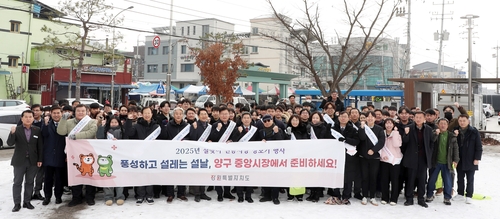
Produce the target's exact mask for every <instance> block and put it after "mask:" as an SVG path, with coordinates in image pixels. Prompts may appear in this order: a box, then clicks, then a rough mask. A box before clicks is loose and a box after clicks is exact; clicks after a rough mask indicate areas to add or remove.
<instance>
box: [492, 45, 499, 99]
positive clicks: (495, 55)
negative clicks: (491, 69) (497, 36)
mask: <svg viewBox="0 0 500 219" xmlns="http://www.w3.org/2000/svg"><path fill="white" fill-rule="evenodd" d="M493 49H496V50H497V53H496V54H493V58H496V59H497V79H498V49H500V47H498V42H497V46H496V47H493ZM499 90H500V89H499V84H497V92H496V93H497V94H498V91H499Z"/></svg>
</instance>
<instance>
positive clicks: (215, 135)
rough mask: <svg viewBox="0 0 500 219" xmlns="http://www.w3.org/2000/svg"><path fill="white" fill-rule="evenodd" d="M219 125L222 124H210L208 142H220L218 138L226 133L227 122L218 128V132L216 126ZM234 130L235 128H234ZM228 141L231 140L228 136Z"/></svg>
mask: <svg viewBox="0 0 500 219" xmlns="http://www.w3.org/2000/svg"><path fill="white" fill-rule="evenodd" d="M219 123H222V122H221V121H218V122H216V123H214V124H212V131H211V132H210V137H208V140H210V141H212V142H218V141H219V140H220V138H221V137H222V135H224V132H226V130H227V128H228V127H229V121H227V123H226V124H224V123H222V127H221V128H220V130H219V131H217V126H218V125H219ZM234 128H236V126H235V127H234ZM233 131H234V130H233ZM231 133H232V132H231ZM228 140H231V136H229V138H228Z"/></svg>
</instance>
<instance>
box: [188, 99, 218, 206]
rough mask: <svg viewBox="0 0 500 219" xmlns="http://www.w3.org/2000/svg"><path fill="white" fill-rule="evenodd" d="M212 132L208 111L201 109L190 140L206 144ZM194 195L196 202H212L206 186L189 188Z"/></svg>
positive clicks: (190, 133) (192, 128)
mask: <svg viewBox="0 0 500 219" xmlns="http://www.w3.org/2000/svg"><path fill="white" fill-rule="evenodd" d="M211 130H212V125H210V124H209V117H208V111H207V110H206V109H205V108H200V109H199V110H198V121H196V122H194V123H193V124H192V125H191V129H190V131H189V139H191V140H193V141H196V140H197V141H202V142H206V141H207V140H208V137H209V135H210V131H211ZM189 188H190V189H191V190H192V192H193V194H194V201H195V202H200V201H201V200H202V199H203V200H207V201H210V200H212V198H210V197H209V196H208V195H207V194H205V186H189Z"/></svg>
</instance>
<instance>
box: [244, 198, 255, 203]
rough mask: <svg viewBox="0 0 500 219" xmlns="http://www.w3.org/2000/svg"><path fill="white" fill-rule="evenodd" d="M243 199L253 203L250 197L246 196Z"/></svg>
mask: <svg viewBox="0 0 500 219" xmlns="http://www.w3.org/2000/svg"><path fill="white" fill-rule="evenodd" d="M245 200H246V201H247V202H248V203H253V199H252V198H251V197H247V198H245Z"/></svg>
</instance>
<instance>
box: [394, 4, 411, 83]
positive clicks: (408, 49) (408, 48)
mask: <svg viewBox="0 0 500 219" xmlns="http://www.w3.org/2000/svg"><path fill="white" fill-rule="evenodd" d="M407 3H408V12H406V10H405V8H404V7H403V8H399V10H398V12H397V13H396V16H397V17H402V16H405V15H408V23H407V27H406V58H405V66H404V68H405V69H404V70H403V72H402V74H401V76H400V78H406V77H408V75H407V73H408V72H409V70H410V60H411V59H410V55H411V34H410V33H411V0H407Z"/></svg>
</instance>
